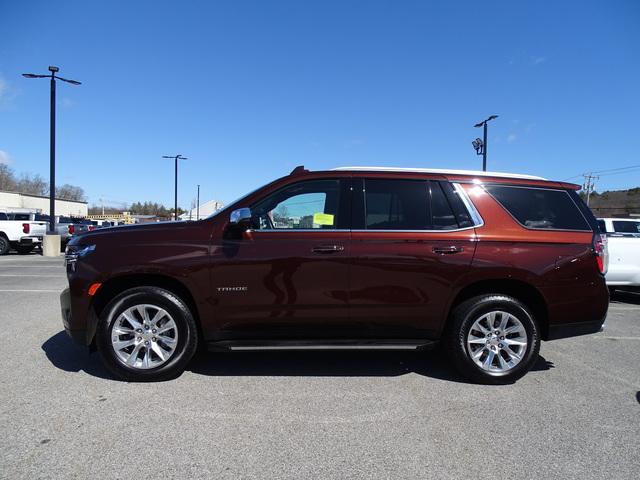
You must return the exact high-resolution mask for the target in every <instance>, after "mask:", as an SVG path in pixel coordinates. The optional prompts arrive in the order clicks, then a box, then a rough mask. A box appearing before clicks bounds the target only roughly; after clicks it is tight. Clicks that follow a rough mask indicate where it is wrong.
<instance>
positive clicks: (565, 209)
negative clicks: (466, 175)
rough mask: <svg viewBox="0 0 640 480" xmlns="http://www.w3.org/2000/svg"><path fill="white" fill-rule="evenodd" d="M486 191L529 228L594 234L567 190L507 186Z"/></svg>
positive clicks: (488, 188) (492, 186)
mask: <svg viewBox="0 0 640 480" xmlns="http://www.w3.org/2000/svg"><path fill="white" fill-rule="evenodd" d="M485 188H486V190H487V192H489V194H490V195H491V196H492V197H493V198H495V199H496V200H497V201H498V203H500V205H502V206H503V207H504V208H505V209H506V210H507V211H508V212H509V213H510V214H511V215H512V216H513V217H514V218H515V219H516V220H517V221H518V222H519V223H520V224H521V225H523V226H524V227H526V228H530V229H538V230H580V231H591V227H590V226H589V224H588V223H587V220H586V219H585V218H584V215H583V214H582V212H580V209H579V208H578V206H577V205H576V204H575V202H574V201H573V199H572V198H571V196H570V195H569V193H568V192H567V191H565V190H554V189H545V188H534V187H513V186H507V185H487V186H486V187H485Z"/></svg>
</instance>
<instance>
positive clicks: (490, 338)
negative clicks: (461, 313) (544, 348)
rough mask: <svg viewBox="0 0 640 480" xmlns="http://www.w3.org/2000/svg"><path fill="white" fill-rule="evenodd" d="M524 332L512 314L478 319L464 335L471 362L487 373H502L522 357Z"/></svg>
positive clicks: (498, 312)
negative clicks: (465, 335)
mask: <svg viewBox="0 0 640 480" xmlns="http://www.w3.org/2000/svg"><path fill="white" fill-rule="evenodd" d="M526 351H527V332H526V330H525V328H524V326H523V325H522V323H521V322H520V320H518V319H517V318H516V317H515V316H514V315H512V314H510V313H507V312H503V311H499V310H497V311H493V312H489V313H485V314H484V315H482V316H481V317H480V318H478V319H477V320H476V321H475V322H474V323H473V325H472V326H471V330H469V334H468V335H467V352H468V354H469V357H470V358H471V360H473V362H474V363H475V364H476V365H478V366H479V367H480V368H482V369H483V370H485V371H487V372H490V373H505V372H508V371H509V370H511V369H513V368H514V367H515V366H516V365H518V364H519V363H520V362H521V361H522V359H523V358H524V355H525V352H526Z"/></svg>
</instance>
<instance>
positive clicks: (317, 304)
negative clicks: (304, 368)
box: [212, 231, 350, 338]
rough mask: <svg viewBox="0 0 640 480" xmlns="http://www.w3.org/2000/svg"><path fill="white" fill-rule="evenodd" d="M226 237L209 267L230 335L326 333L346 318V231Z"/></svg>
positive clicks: (223, 323) (223, 327)
mask: <svg viewBox="0 0 640 480" xmlns="http://www.w3.org/2000/svg"><path fill="white" fill-rule="evenodd" d="M250 237H252V238H250V239H249V238H245V239H242V240H236V241H225V243H224V244H223V245H221V247H220V248H219V250H218V251H219V254H218V255H216V257H217V258H214V265H215V266H214V267H213V270H212V279H213V297H214V299H215V303H216V307H215V310H216V317H217V318H218V319H219V325H220V329H221V331H222V333H224V334H226V335H228V336H231V337H238V338H241V337H246V338H295V337H326V338H328V337H330V336H331V335H332V333H331V329H332V328H344V327H345V326H346V322H348V268H349V265H348V263H349V260H348V259H349V237H350V234H349V232H348V231H327V232H322V231H318V232H308V231H305V232H295V231H283V232H278V231H254V232H252V233H251V235H250Z"/></svg>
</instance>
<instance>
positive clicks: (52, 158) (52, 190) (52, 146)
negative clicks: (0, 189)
mask: <svg viewBox="0 0 640 480" xmlns="http://www.w3.org/2000/svg"><path fill="white" fill-rule="evenodd" d="M49 71H50V72H51V73H50V74H49V75H36V74H34V73H23V74H22V76H23V77H25V78H51V121H50V136H49V234H55V233H56V216H55V215H56V80H62V81H63V82H67V83H70V84H71V85H81V83H80V82H78V81H76V80H69V79H68V78H62V77H58V76H57V75H56V73H58V72H59V71H60V69H59V68H58V67H53V66H51V67H49Z"/></svg>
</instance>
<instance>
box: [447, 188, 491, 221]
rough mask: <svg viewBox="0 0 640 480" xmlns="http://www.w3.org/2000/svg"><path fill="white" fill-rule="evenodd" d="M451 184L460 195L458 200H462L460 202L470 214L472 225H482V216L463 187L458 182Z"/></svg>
mask: <svg viewBox="0 0 640 480" xmlns="http://www.w3.org/2000/svg"><path fill="white" fill-rule="evenodd" d="M452 185H453V188H454V189H455V191H456V192H457V193H458V195H460V200H462V203H463V204H464V206H465V208H466V209H467V212H468V213H469V215H470V216H471V221H472V222H473V226H474V227H481V226H482V225H484V219H483V218H482V215H480V212H479V211H478V209H477V208H476V206H475V205H474V204H473V202H472V201H471V199H470V198H469V195H467V192H466V191H465V189H464V188H462V185H460V184H459V183H458V182H453V183H452Z"/></svg>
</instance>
